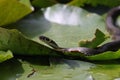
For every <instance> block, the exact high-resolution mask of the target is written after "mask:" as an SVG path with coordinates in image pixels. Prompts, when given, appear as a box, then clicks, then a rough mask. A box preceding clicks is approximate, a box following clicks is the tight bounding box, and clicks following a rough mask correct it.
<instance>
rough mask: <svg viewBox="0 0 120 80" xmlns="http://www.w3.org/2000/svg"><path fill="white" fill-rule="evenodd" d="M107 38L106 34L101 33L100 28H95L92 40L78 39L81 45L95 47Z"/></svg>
mask: <svg viewBox="0 0 120 80" xmlns="http://www.w3.org/2000/svg"><path fill="white" fill-rule="evenodd" d="M106 39H107V37H106V35H105V34H104V33H102V32H101V31H100V30H98V29H97V30H96V32H95V38H93V39H92V40H90V41H89V40H86V41H80V43H79V44H80V46H81V47H89V48H96V47H97V46H99V45H100V44H101V43H103V42H104V41H105V40H106Z"/></svg>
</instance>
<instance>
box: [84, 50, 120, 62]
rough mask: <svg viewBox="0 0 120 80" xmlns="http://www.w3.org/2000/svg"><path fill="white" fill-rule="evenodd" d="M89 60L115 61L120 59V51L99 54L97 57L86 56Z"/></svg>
mask: <svg viewBox="0 0 120 80" xmlns="http://www.w3.org/2000/svg"><path fill="white" fill-rule="evenodd" d="M86 58H87V59H89V60H113V59H119V58H120V50H118V51H115V52H113V51H107V52H103V53H99V54H97V55H93V56H86Z"/></svg>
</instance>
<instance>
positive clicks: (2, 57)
mask: <svg viewBox="0 0 120 80" xmlns="http://www.w3.org/2000/svg"><path fill="white" fill-rule="evenodd" d="M11 58H13V54H12V52H11V51H10V50H8V51H6V52H5V51H0V63H1V62H3V61H6V60H8V59H11Z"/></svg>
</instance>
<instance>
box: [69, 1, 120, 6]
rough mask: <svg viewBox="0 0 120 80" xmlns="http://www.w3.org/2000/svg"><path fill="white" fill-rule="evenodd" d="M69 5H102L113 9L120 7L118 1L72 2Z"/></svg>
mask: <svg viewBox="0 0 120 80" xmlns="http://www.w3.org/2000/svg"><path fill="white" fill-rule="evenodd" d="M68 4H70V5H75V6H84V5H85V4H90V5H92V6H97V5H104V6H109V7H115V6H119V5H120V0H114V1H113V0H111V1H110V0H72V1H71V2H70V3H68Z"/></svg>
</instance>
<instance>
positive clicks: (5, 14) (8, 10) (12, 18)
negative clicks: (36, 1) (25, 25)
mask: <svg viewBox="0 0 120 80" xmlns="http://www.w3.org/2000/svg"><path fill="white" fill-rule="evenodd" d="M27 1H29V0H27ZM0 12H1V13H0V26H3V25H7V24H10V23H13V22H16V21H17V20H19V19H21V18H23V17H24V16H25V15H27V14H29V13H30V12H32V9H31V6H29V7H28V5H25V4H23V3H21V2H19V1H18V0H10V2H9V1H8V0H0Z"/></svg>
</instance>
